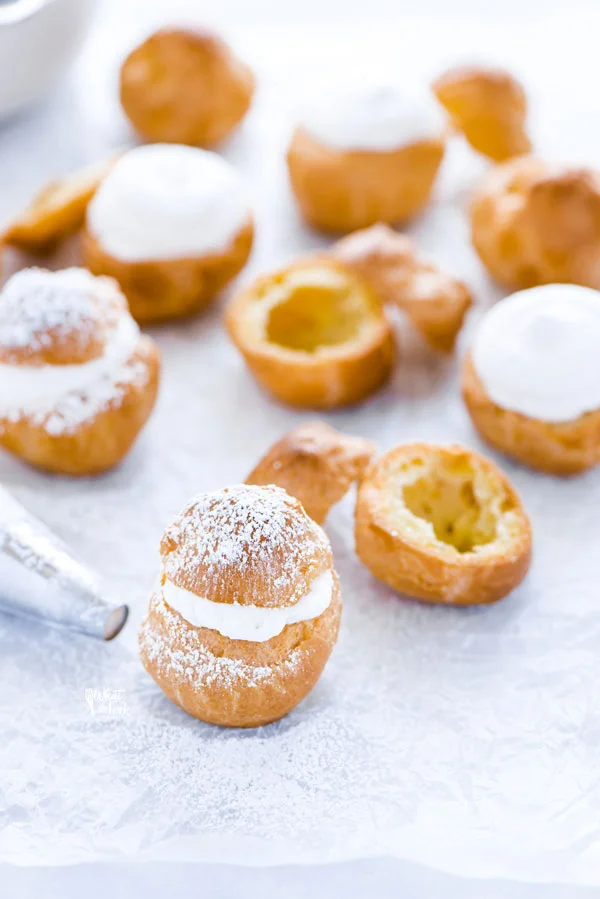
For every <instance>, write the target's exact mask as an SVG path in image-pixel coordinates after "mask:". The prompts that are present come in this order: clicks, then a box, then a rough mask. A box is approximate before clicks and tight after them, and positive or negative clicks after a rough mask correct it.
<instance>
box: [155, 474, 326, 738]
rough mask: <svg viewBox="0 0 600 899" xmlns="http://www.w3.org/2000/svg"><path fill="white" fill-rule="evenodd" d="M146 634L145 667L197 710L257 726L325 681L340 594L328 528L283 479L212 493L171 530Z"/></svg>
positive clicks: (216, 719)
mask: <svg viewBox="0 0 600 899" xmlns="http://www.w3.org/2000/svg"><path fill="white" fill-rule="evenodd" d="M160 553H161V556H162V566H163V567H162V576H161V580H160V586H159V587H158V589H157V590H156V592H155V594H154V595H153V596H152V598H151V600H150V605H149V608H148V614H147V617H146V619H145V620H144V622H143V624H142V628H141V631H140V636H139V645H140V654H141V658H142V662H143V664H144V667H145V668H146V671H148V673H149V674H150V675H151V676H152V677H153V678H154V680H155V681H156V683H157V684H158V685H159V687H160V688H161V689H162V690H163V691H164V692H165V693H166V695H167V696H168V697H169V699H170V700H172V702H174V703H175V704H176V705H178V706H180V707H181V708H182V709H184V711H186V712H187V713H188V714H190V715H193V716H194V718H200V719H201V720H202V721H207V722H209V723H210V724H220V725H222V726H224V727H258V726H259V725H261V724H268V723H269V722H271V721H276V720H277V719H278V718H282V717H283V716H284V715H287V714H288V712H290V711H291V710H292V709H293V708H294V707H295V706H296V705H298V703H299V702H301V700H302V699H304V697H305V696H307V694H308V693H310V691H311V690H312V688H313V687H314V686H315V684H316V683H317V681H318V679H319V677H320V675H321V672H322V671H323V668H324V666H325V663H326V662H327V659H328V658H329V655H330V653H331V650H332V649H333V647H334V645H335V642H336V640H337V634H338V628H339V624H340V615H341V610H342V601H341V594H340V586H339V581H338V577H337V574H336V572H335V569H334V567H333V561H332V557H331V547H330V545H329V541H328V539H327V537H326V535H325V532H324V531H323V530H322V529H321V528H320V527H319V526H318V525H317V524H315V522H314V521H312V520H311V519H310V518H309V517H308V515H307V514H306V513H305V511H304V510H303V508H302V506H301V505H300V503H299V502H298V500H296V499H294V498H293V497H291V496H289V495H288V494H287V493H286V492H285V490H280V489H279V488H278V487H251V486H246V485H240V486H235V487H229V488H225V489H224V490H217V491H215V492H214V493H203V494H201V495H200V496H198V497H196V498H195V499H194V500H192V501H191V502H190V503H189V504H188V505H187V506H186V507H185V508H184V509H183V511H182V512H181V513H180V514H179V515H178V516H177V518H176V519H175V520H174V522H173V523H172V524H171V525H170V526H169V527H168V528H167V530H166V531H165V533H164V536H163V538H162V541H161V545H160Z"/></svg>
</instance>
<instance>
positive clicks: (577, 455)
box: [462, 284, 600, 474]
mask: <svg viewBox="0 0 600 899" xmlns="http://www.w3.org/2000/svg"><path fill="white" fill-rule="evenodd" d="M599 346H600V293H599V292H598V291H595V290H591V289H589V288H586V287H578V286H575V285H572V284H548V285H546V286H543V287H534V288H531V289H530V290H524V291H520V292H518V293H515V294H513V295H512V296H511V297H509V298H508V299H505V300H503V301H502V302H501V303H499V304H498V305H496V306H495V307H494V308H493V309H491V310H490V311H489V312H488V313H487V314H486V316H485V317H484V319H483V321H482V322H481V325H480V327H479V329H478V331H477V332H476V334H475V338H474V341H473V345H472V348H471V352H470V354H469V356H468V357H467V359H466V361H465V364H464V367H463V379H462V387H463V395H464V399H465V402H466V405H467V408H468V410H469V413H470V415H471V418H472V420H473V423H474V424H475V426H476V428H477V429H478V431H479V432H480V433H481V434H482V436H483V437H484V438H485V439H486V440H488V441H489V442H490V443H491V444H492V445H493V446H495V447H497V448H498V449H500V450H502V451H503V452H505V453H507V454H508V455H510V456H513V457H514V458H516V459H518V460H520V461H521V462H524V463H525V464H528V465H531V466H532V467H534V468H540V469H541V470H543V471H547V472H551V473H555V474H570V473H575V472H578V471H582V470H584V469H586V468H589V467H591V466H593V465H596V464H597V463H598V462H599V461H600V354H599V353H598V347H599Z"/></svg>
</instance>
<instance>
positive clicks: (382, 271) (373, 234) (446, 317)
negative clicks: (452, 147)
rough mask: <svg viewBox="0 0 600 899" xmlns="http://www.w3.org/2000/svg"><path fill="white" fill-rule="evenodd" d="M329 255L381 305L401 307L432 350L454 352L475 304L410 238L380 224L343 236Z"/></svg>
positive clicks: (463, 285) (464, 287)
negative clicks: (370, 288)
mask: <svg viewBox="0 0 600 899" xmlns="http://www.w3.org/2000/svg"><path fill="white" fill-rule="evenodd" d="M330 252H331V253H332V255H333V256H334V257H335V258H337V259H340V260H341V261H342V262H344V263H345V264H346V265H349V266H351V267H352V268H353V269H354V270H355V271H356V272H357V273H358V274H359V275H361V276H362V277H363V278H365V279H366V280H367V281H369V283H370V284H371V285H372V286H373V288H374V290H375V291H376V292H377V294H378V295H379V296H380V297H381V299H382V300H383V302H385V303H389V304H391V305H394V306H397V307H398V308H399V309H401V310H402V311H403V312H404V313H405V314H406V315H407V316H408V317H409V319H410V320H411V321H412V323H413V325H414V326H415V327H416V328H417V329H418V330H419V331H420V332H421V334H422V335H423V337H424V338H425V340H426V341H427V342H428V343H429V345H430V346H431V347H432V348H433V349H435V350H437V351H438V352H442V353H449V352H451V351H452V350H453V349H454V344H455V341H456V337H457V335H458V332H459V331H460V329H461V327H462V324H463V320H464V317H465V315H466V313H467V311H468V309H469V307H470V306H471V303H472V298H471V294H470V292H469V289H468V288H467V286H466V285H465V284H463V282H462V281H458V280H457V279H456V278H453V277H452V276H451V275H447V274H445V273H444V272H441V271H439V269H437V268H436V266H434V265H432V264H431V263H429V262H425V261H424V260H422V259H419V257H418V256H417V252H416V248H415V245H414V244H413V242H412V241H411V240H410V238H409V237H407V236H406V235H405V234H398V233H397V232H396V231H394V230H393V229H392V228H389V227H388V226H387V225H384V224H377V225H373V226H372V227H370V228H365V229H364V230H362V231H356V232H354V233H353V234H349V235H348V236H347V237H343V238H342V239H341V240H339V241H338V242H337V243H336V244H334V246H333V247H332V249H331V251H330Z"/></svg>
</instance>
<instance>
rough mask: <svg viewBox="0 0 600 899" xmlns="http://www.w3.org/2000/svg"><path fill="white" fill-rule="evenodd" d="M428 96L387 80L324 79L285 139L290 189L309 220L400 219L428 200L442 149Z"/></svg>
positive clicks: (334, 223) (438, 118) (440, 125)
mask: <svg viewBox="0 0 600 899" xmlns="http://www.w3.org/2000/svg"><path fill="white" fill-rule="evenodd" d="M444 129H445V123H444V118H443V114H442V111H441V109H440V108H439V107H438V104H437V103H436V101H435V99H434V98H433V96H431V95H429V94H427V93H423V95H422V96H421V95H417V96H414V97H411V96H408V95H405V94H404V93H403V92H402V91H401V90H398V89H397V88H396V87H394V86H393V85H389V84H359V85H345V86H344V87H343V88H341V89H336V88H335V87H332V86H325V87H324V88H323V90H322V92H321V95H320V97H319V98H318V100H317V99H315V100H314V102H313V104H312V106H310V107H307V108H306V109H305V111H304V114H303V115H302V116H301V118H300V121H299V123H298V126H297V128H296V130H295V131H294V134H293V136H292V139H291V143H290V146H289V149H288V153H287V163H288V169H289V174H290V179H291V184H292V189H293V191H294V194H295V196H296V199H297V201H298V204H299V206H300V211H301V213H302V215H303V216H304V218H305V219H306V221H307V222H309V223H310V224H312V225H314V226H315V227H317V228H320V229H322V230H323V231H341V232H346V231H354V230H356V229H357V228H364V227H366V226H368V225H373V224H375V223H376V222H390V223H398V224H399V223H402V222H406V221H408V220H409V219H411V218H413V217H414V216H415V215H416V214H417V213H418V212H420V211H421V209H423V207H424V206H425V205H426V203H427V201H428V200H429V196H430V194H431V190H432V187H433V183H434V180H435V176H436V174H437V171H438V168H439V166H440V163H441V161H442V157H443V155H444V148H445V137H444Z"/></svg>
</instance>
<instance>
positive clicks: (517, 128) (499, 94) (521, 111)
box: [433, 66, 531, 162]
mask: <svg viewBox="0 0 600 899" xmlns="http://www.w3.org/2000/svg"><path fill="white" fill-rule="evenodd" d="M433 90H434V92H435V94H436V96H437V98H438V100H439V101H440V103H441V104H442V106H444V107H445V109H446V111H447V112H448V115H449V116H450V120H451V122H452V124H453V125H454V127H455V128H456V129H457V130H458V131H460V132H462V133H463V134H464V136H465V137H466V139H467V141H468V142H469V143H470V145H471V146H472V147H473V149H474V150H477V151H478V152H479V153H483V155H484V156H488V157H489V158H490V159H493V160H494V161H495V162H503V161H504V160H505V159H510V158H511V157H512V156H520V155H521V154H523V153H528V152H529V151H530V149H531V141H530V140H529V136H528V134H527V130H526V118H527V98H526V96H525V91H524V90H523V87H522V85H521V84H520V83H519V82H518V81H517V80H516V78H514V77H513V76H512V75H511V74H510V72H507V71H506V70H505V69H498V68H488V67H480V66H458V67H456V68H453V69H449V70H448V71H447V72H444V73H443V74H442V75H440V76H439V78H437V79H436V80H435V81H434V83H433Z"/></svg>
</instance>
